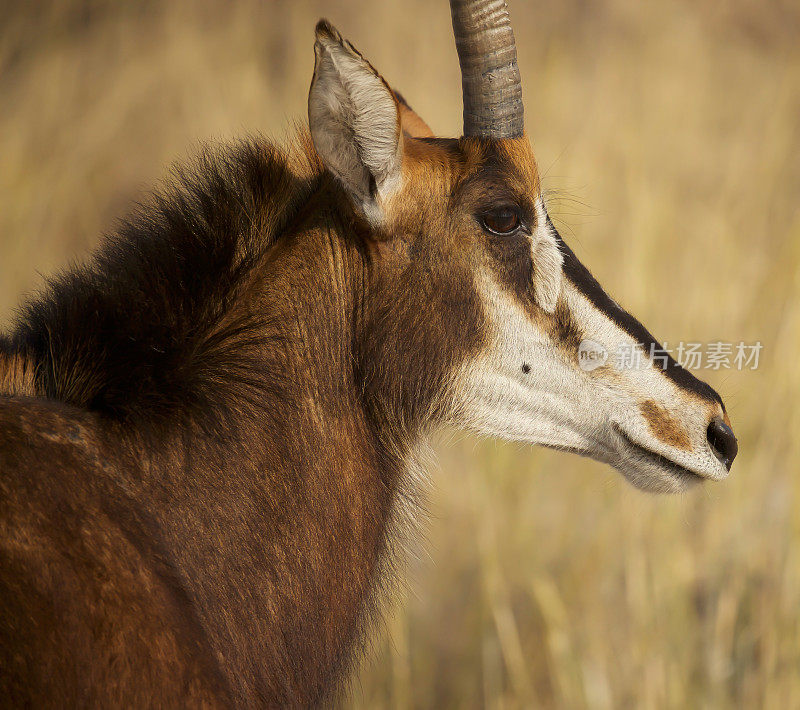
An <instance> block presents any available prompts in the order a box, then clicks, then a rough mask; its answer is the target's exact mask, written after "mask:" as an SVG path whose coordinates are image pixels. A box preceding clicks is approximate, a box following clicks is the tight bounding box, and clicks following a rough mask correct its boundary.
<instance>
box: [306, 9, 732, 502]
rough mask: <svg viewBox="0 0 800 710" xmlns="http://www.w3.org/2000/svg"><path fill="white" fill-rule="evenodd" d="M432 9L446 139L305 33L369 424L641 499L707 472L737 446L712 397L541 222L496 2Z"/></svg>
mask: <svg viewBox="0 0 800 710" xmlns="http://www.w3.org/2000/svg"><path fill="white" fill-rule="evenodd" d="M450 5H451V11H452V19H453V29H454V32H455V40H456V47H457V51H458V56H459V60H460V65H461V72H462V83H463V100H464V107H463V108H464V136H463V137H462V138H459V139H440V138H434V137H433V135H432V134H431V132H430V130H429V129H428V127H427V125H426V124H425V122H424V121H423V120H422V119H421V118H420V117H419V116H417V115H416V114H415V113H414V112H413V111H411V109H410V108H409V107H408V106H407V105H406V104H405V102H404V101H403V100H402V98H400V97H399V95H398V94H395V93H394V92H393V91H392V90H391V89H390V87H389V86H388V84H387V83H386V82H385V81H384V80H383V78H382V77H381V76H380V75H379V74H378V73H377V72H376V71H375V69H374V68H373V67H372V66H371V65H370V64H369V63H368V62H367V61H366V60H365V59H364V58H363V57H362V56H361V55H360V54H359V53H358V52H357V51H356V50H355V49H354V47H353V46H352V45H351V44H350V43H349V42H347V41H346V40H344V39H342V37H341V36H340V35H339V33H338V32H337V31H336V30H335V29H334V28H333V27H331V26H330V25H329V24H328V23H327V22H324V21H322V22H320V24H319V25H318V26H317V39H316V44H315V52H316V67H315V72H314V78H313V81H312V85H311V91H310V95H309V122H310V129H311V136H312V139H313V143H314V146H315V148H316V151H317V153H318V154H319V156H320V158H321V160H322V162H323V163H324V165H325V167H326V168H327V170H328V171H329V172H330V173H332V175H333V176H334V177H335V179H336V181H337V182H338V184H339V185H340V186H341V188H343V194H344V195H346V197H345V198H344V199H345V200H346V201H347V202H348V205H349V207H348V209H350V210H351V211H352V220H353V224H354V225H356V226H355V227H354V234H357V235H361V236H360V237H359V238H361V239H363V241H364V244H365V245H366V247H365V249H366V251H367V252H368V253H369V255H370V257H369V263H370V274H371V277H370V279H369V287H368V290H369V293H370V294H371V295H370V298H369V299H367V302H368V303H369V304H371V305H370V306H369V307H367V308H365V309H364V310H365V313H364V316H363V320H364V325H363V329H362V331H361V332H362V336H361V339H360V343H359V344H358V345H357V348H356V351H357V356H356V363H357V369H358V371H359V373H360V375H359V376H360V377H361V378H362V380H363V383H362V384H363V388H364V391H365V393H366V395H365V396H366V397H367V399H368V400H369V401H370V402H371V406H372V408H373V410H374V411H375V412H376V413H377V415H376V416H384V417H386V418H392V417H394V419H395V420H397V421H401V422H403V423H408V422H410V421H419V420H425V421H427V422H432V421H434V422H437V423H447V424H450V425H455V426H457V427H461V428H465V429H468V430H472V431H475V432H479V433H481V434H487V435H495V436H499V437H502V438H505V439H510V440H517V441H526V442H530V443H532V444H541V445H543V446H548V447H552V448H556V449H562V450H566V451H571V452H574V453H577V454H580V455H584V456H589V457H592V458H594V459H597V460H599V461H603V462H606V463H609V464H611V465H612V466H614V467H615V468H617V469H618V470H619V471H621V472H622V474H623V475H624V476H625V477H626V478H627V479H628V480H629V481H630V482H631V483H633V484H634V485H636V486H638V487H640V488H642V489H646V490H650V491H665V492H677V491H681V490H684V489H685V488H687V487H688V486H689V485H691V484H692V483H695V482H698V481H701V480H702V479H713V480H718V479H722V478H725V477H726V475H727V473H728V470H729V469H730V466H731V463H732V461H733V459H734V457H735V456H736V453H737V443H736V438H735V437H734V435H733V431H732V430H731V426H730V422H729V420H728V417H727V414H726V412H725V408H724V406H723V404H722V400H721V399H720V397H719V395H718V394H717V393H716V392H715V391H714V390H713V389H712V388H711V387H709V386H708V385H707V384H705V383H704V382H701V381H700V380H698V379H696V378H695V377H694V376H693V375H692V374H690V373H689V372H688V371H687V370H685V369H683V368H682V367H681V366H680V365H679V364H678V363H676V362H675V361H674V360H673V359H672V358H671V357H669V355H668V354H667V353H666V352H664V351H663V350H662V348H661V346H660V345H658V343H657V342H656V341H655V339H654V338H653V336H652V335H651V334H650V333H649V332H648V330H647V329H646V328H645V327H644V326H643V325H642V324H641V323H640V322H639V321H638V320H636V319H635V318H634V317H633V316H632V315H630V314H629V313H628V312H627V311H625V310H624V309H623V308H622V307H621V306H619V305H618V304H617V303H616V302H615V301H614V300H613V299H612V298H611V297H609V296H608V295H607V294H606V292H605V291H604V290H603V288H602V287H601V286H600V285H599V284H598V282H597V281H596V280H595V279H594V278H593V276H592V275H591V273H590V272H589V271H588V270H587V269H586V267H584V266H583V265H582V264H581V263H580V262H579V261H578V259H577V258H576V256H575V254H574V253H573V252H572V250H571V249H570V248H569V247H568V246H567V245H566V243H565V242H564V241H563V240H562V239H561V237H560V236H559V234H558V233H557V231H556V229H555V228H554V226H553V224H552V222H551V221H550V218H549V217H548V212H547V205H546V204H545V201H544V199H543V198H542V193H541V189H540V181H539V175H538V172H537V168H536V161H535V160H534V156H533V153H532V150H531V146H530V143H529V141H528V138H527V136H526V134H525V129H524V120H523V104H522V86H521V80H520V73H519V70H518V67H517V57H516V48H515V44H514V35H513V32H512V29H511V24H510V20H509V15H508V10H507V7H506V2H505V0H451V3H450ZM620 352H623V353H624V352H633V353H636V354H637V355H638V359H640V360H641V363H642V364H641V365H640V366H639V367H626V366H623V364H622V363H621V362H620V358H619V353H620Z"/></svg>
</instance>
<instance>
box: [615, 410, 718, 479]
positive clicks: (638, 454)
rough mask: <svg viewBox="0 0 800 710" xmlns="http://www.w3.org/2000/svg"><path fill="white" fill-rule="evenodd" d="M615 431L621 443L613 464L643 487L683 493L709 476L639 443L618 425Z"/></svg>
mask: <svg viewBox="0 0 800 710" xmlns="http://www.w3.org/2000/svg"><path fill="white" fill-rule="evenodd" d="M614 431H615V433H616V434H617V438H618V442H619V443H618V447H617V453H618V458H617V460H616V461H615V462H613V466H614V467H615V468H616V469H617V470H618V471H619V472H620V473H621V474H622V475H623V476H625V478H626V479H627V480H628V481H629V482H630V483H631V484H632V485H633V486H635V487H636V488H638V489H640V490H642V491H646V492H648V493H683V492H685V491H687V490H689V489H690V488H693V487H694V486H696V485H698V484H700V483H702V482H703V481H704V480H705V479H706V478H707V477H708V476H707V475H705V474H703V473H700V472H698V471H693V470H692V469H689V468H686V467H685V466H682V465H680V464H679V463H677V462H675V461H673V460H672V459H670V458H667V457H666V456H663V455H662V454H658V453H656V452H655V451H652V450H651V449H649V448H647V447H646V446H643V445H642V444H639V443H637V442H636V441H634V440H633V439H632V438H631V437H630V436H629V435H628V434H626V433H625V431H624V430H622V429H621V428H620V427H618V426H615V427H614Z"/></svg>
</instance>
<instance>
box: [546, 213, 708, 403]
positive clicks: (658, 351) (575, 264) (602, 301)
mask: <svg viewBox="0 0 800 710" xmlns="http://www.w3.org/2000/svg"><path fill="white" fill-rule="evenodd" d="M547 226H548V228H549V229H550V230H551V232H552V234H553V235H554V236H555V238H556V240H557V241H558V244H559V248H560V249H561V251H562V253H563V254H564V275H565V276H566V277H567V278H568V279H569V280H570V282H571V283H572V284H573V285H574V286H575V288H577V289H578V290H579V291H580V292H581V293H582V294H583V295H584V296H586V298H588V299H589V301H591V303H592V304H593V305H594V306H595V308H597V309H598V310H599V311H602V312H603V313H604V314H605V315H606V316H608V318H609V319H611V321H613V322H614V323H615V324H616V325H617V326H619V327H620V328H621V329H622V330H624V331H625V332H626V333H627V334H628V335H630V336H631V337H632V338H633V339H634V340H635V341H636V342H637V343H639V345H640V347H641V348H642V350H643V351H644V353H645V355H646V356H647V357H650V353H651V350H652V353H653V355H655V356H656V357H658V358H659V360H658V367H661V363H662V362H664V360H663V359H662V358H663V357H666V363H667V364H666V367H665V368H663V372H664V375H665V376H666V377H668V378H669V379H671V380H672V381H673V382H674V383H675V384H676V385H678V387H680V388H682V389H684V390H686V391H688V392H694V393H695V394H698V395H700V396H701V397H703V398H704V399H707V400H711V401H714V402H719V404H722V399H721V398H720V396H719V395H718V394H717V393H716V392H715V391H714V389H713V388H711V387H709V385H707V384H706V383H705V382H703V381H701V380H698V379H697V378H696V377H695V376H694V375H693V374H692V373H691V372H689V371H688V370H686V369H684V368H683V367H681V366H680V365H679V364H678V363H677V362H675V360H674V359H673V358H672V356H671V355H670V354H669V353H667V352H666V351H665V350H664V349H663V348H662V347H661V344H660V343H659V342H658V341H657V340H656V339H655V338H654V337H653V335H652V334H651V333H650V332H649V331H648V330H647V328H645V327H644V326H643V325H642V324H641V323H640V322H639V321H638V320H636V318H634V317H633V316H632V315H631V314H630V313H628V312H627V311H626V310H624V309H622V308H620V307H619V306H618V305H617V304H616V303H615V302H614V301H613V300H612V299H611V297H610V296H609V295H608V294H607V293H606V292H605V291H604V290H603V287H602V286H600V284H599V283H598V282H597V280H596V279H595V278H594V276H592V274H591V272H590V271H589V270H588V269H587V268H586V267H585V266H584V265H583V264H581V262H580V261H578V258H577V257H576V256H575V254H574V253H573V251H572V249H570V248H569V247H568V246H567V244H566V243H565V242H564V240H563V239H561V236H560V235H559V233H558V231H557V230H556V228H555V226H554V225H553V223H552V222H551V221H550V216H549V215H548V216H547Z"/></svg>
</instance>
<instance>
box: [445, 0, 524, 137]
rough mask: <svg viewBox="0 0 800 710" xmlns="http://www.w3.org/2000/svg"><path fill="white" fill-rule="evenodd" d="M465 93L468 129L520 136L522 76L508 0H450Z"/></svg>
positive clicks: (473, 132)
mask: <svg viewBox="0 0 800 710" xmlns="http://www.w3.org/2000/svg"><path fill="white" fill-rule="evenodd" d="M450 12H451V14H452V16H453V33H454V34H455V38H456V50H457V51H458V61H459V63H460V64H461V85H462V90H463V93H464V135H465V136H483V137H486V138H517V137H519V136H521V135H522V132H523V130H524V116H523V108H522V80H521V79H520V76H519V67H518V66H517V47H516V45H515V43H514V31H513V30H512V29H511V18H510V17H509V15H508V6H507V5H506V0H450Z"/></svg>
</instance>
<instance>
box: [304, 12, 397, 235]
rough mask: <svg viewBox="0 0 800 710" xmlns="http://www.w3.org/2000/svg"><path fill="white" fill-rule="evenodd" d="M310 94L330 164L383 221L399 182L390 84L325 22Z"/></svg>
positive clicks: (318, 138) (311, 114) (315, 127)
mask: <svg viewBox="0 0 800 710" xmlns="http://www.w3.org/2000/svg"><path fill="white" fill-rule="evenodd" d="M316 33H317V41H316V43H315V44H314V53H315V55H316V64H315V66H314V79H313V80H312V82H311V91H310V92H309V95H308V123H309V127H310V129H311V139H312V140H313V141H314V147H315V148H316V150H317V153H319V155H320V158H322V162H323V163H324V164H325V167H327V168H328V170H330V172H331V173H333V174H334V175H335V176H336V177H337V178H338V179H339V180H340V181H341V182H342V184H343V185H344V187H345V188H346V189H347V191H348V192H349V193H350V195H351V197H352V198H353V202H354V203H355V204H356V207H358V208H360V209H361V210H362V212H363V213H364V215H365V216H366V218H367V220H368V221H369V222H370V223H372V224H376V223H379V222H381V221H382V218H383V210H382V208H381V203H382V201H383V200H384V199H385V198H386V197H387V196H388V195H389V194H391V193H392V192H393V191H394V190H395V189H396V188H397V187H398V186H399V183H400V165H401V158H402V146H401V140H402V139H401V128H400V113H399V109H398V105H397V101H396V99H395V97H394V94H393V93H392V91H391V90H390V89H389V87H388V86H387V85H386V82H385V81H384V80H383V79H382V78H381V77H380V75H379V74H378V73H377V72H376V71H375V69H373V67H372V66H371V65H370V64H369V62H367V61H366V60H365V59H364V58H363V57H362V56H361V55H360V54H359V53H358V52H357V51H356V49H355V48H354V47H353V45H351V44H350V43H349V42H347V41H346V40H344V39H342V36H341V35H340V34H339V33H338V32H337V31H336V29H335V28H334V27H333V26H332V25H330V24H329V23H328V22H327V21H326V20H320V22H319V23H318V24H317V30H316Z"/></svg>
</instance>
